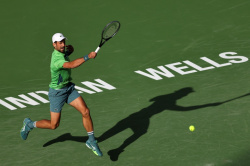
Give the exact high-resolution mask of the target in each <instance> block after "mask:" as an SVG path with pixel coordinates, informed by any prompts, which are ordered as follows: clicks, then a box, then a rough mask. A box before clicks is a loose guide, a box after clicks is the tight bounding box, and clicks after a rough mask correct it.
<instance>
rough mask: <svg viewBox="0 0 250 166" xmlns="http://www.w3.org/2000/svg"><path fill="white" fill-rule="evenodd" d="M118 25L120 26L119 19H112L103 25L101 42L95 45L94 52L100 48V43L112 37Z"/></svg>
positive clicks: (118, 27) (117, 29)
mask: <svg viewBox="0 0 250 166" xmlns="http://www.w3.org/2000/svg"><path fill="white" fill-rule="evenodd" d="M120 27H121V24H120V22H119V21H112V22H110V23H108V24H107V25H106V26H105V27H104V29H103V31H102V39H101V42H100V44H99V46H98V47H97V49H96V50H95V52H96V53H97V52H98V51H99V50H100V48H101V47H102V45H103V44H104V43H105V42H106V41H108V40H109V39H111V38H112V37H114V36H115V35H116V34H117V32H118V31H119V29H120Z"/></svg>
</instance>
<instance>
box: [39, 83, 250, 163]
mask: <svg viewBox="0 0 250 166" xmlns="http://www.w3.org/2000/svg"><path fill="white" fill-rule="evenodd" d="M192 92H194V91H193V88H191V87H187V88H182V89H180V90H177V91H175V92H173V93H170V94H166V95H161V96H157V97H154V98H152V99H150V100H149V101H150V102H153V103H152V104H151V105H150V106H148V107H146V108H143V109H141V110H140V111H138V112H135V113H133V114H131V115H129V116H128V117H126V118H124V119H122V120H120V121H119V122H117V123H116V124H115V125H114V126H113V127H112V128H110V129H109V130H107V131H106V132H104V133H103V134H102V135H101V136H100V137H98V138H97V140H98V142H102V141H105V140H107V139H108V138H111V137H113V136H114V135H116V134H118V133H120V132H122V131H124V130H126V129H129V128H130V129H131V130H132V131H133V134H132V135H131V136H130V137H128V138H127V139H125V140H124V142H123V143H122V144H121V145H120V146H119V147H117V148H115V149H112V150H109V151H108V155H109V156H110V159H111V160H112V161H117V160H118V158H119V155H120V154H121V153H122V152H123V151H124V149H125V148H126V147H127V146H129V145H130V144H132V143H133V142H135V141H136V140H137V139H138V138H140V137H141V136H143V135H144V134H146V133H147V130H148V128H149V124H150V118H151V117H152V116H153V115H156V114H159V113H161V112H163V111H165V110H171V111H191V110H196V109H201V108H206V107H212V106H218V105H221V104H223V103H226V102H229V101H232V100H235V99H238V98H241V97H244V96H247V95H249V94H250V93H248V94H245V95H242V96H239V97H236V98H233V99H230V100H227V101H224V102H216V103H209V104H203V105H195V106H187V107H183V106H179V105H177V104H176V103H177V101H178V100H179V99H181V98H183V97H185V96H187V95H188V94H190V93H192ZM87 139H88V138H87V137H82V136H72V135H71V134H70V133H66V134H63V135H61V136H59V137H58V138H55V139H53V140H51V141H49V142H47V143H45V144H44V145H43V146H44V147H46V146H49V145H51V144H54V143H57V142H63V141H66V140H71V141H77V142H86V141H87Z"/></svg>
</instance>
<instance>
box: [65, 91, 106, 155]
mask: <svg viewBox="0 0 250 166" xmlns="http://www.w3.org/2000/svg"><path fill="white" fill-rule="evenodd" d="M69 104H70V105H71V106H73V107H74V108H75V109H76V110H78V111H79V112H80V113H81V115H82V121H83V126H84V128H85V129H86V131H87V132H88V136H89V139H88V140H87V142H86V146H87V147H88V148H89V149H92V151H93V152H94V153H95V154H96V155H97V156H102V152H101V150H100V149H99V147H98V145H97V141H96V140H95V137H94V127H93V122H92V119H91V116H90V111H89V109H88V107H87V105H86V103H85V101H84V100H83V98H82V97H81V96H79V97H77V98H76V99H75V100H73V101H72V102H70V103H69Z"/></svg>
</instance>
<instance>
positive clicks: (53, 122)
mask: <svg viewBox="0 0 250 166" xmlns="http://www.w3.org/2000/svg"><path fill="white" fill-rule="evenodd" d="M60 119H61V113H60V112H59V113H58V112H50V120H47V119H43V120H40V121H37V122H36V126H34V127H37V128H42V129H52V130H54V129H56V128H57V127H58V126H59V123H60Z"/></svg>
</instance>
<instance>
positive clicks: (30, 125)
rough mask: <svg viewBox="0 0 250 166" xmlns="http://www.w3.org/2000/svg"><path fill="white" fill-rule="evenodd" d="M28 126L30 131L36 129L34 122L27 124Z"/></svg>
mask: <svg viewBox="0 0 250 166" xmlns="http://www.w3.org/2000/svg"><path fill="white" fill-rule="evenodd" d="M28 126H29V128H31V129H33V128H36V121H35V122H33V121H31V122H30V123H28Z"/></svg>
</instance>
